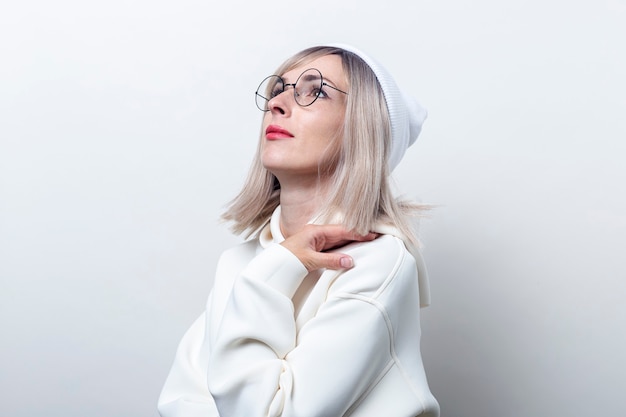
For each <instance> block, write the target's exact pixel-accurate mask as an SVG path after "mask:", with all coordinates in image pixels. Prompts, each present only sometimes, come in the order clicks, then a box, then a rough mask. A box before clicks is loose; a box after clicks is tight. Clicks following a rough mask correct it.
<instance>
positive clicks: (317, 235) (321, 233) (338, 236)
mask: <svg viewBox="0 0 626 417" xmlns="http://www.w3.org/2000/svg"><path fill="white" fill-rule="evenodd" d="M303 231H306V232H307V233H311V238H312V239H313V240H312V242H313V243H314V247H315V250H317V251H320V252H321V251H325V250H330V249H334V248H338V247H341V246H344V245H347V244H348V243H350V242H365V241H369V240H374V239H376V237H378V234H377V233H368V234H365V235H360V234H357V233H354V232H352V231H350V230H347V229H346V228H344V227H343V226H340V225H322V226H320V225H307V226H306V228H305V229H304V230H303Z"/></svg>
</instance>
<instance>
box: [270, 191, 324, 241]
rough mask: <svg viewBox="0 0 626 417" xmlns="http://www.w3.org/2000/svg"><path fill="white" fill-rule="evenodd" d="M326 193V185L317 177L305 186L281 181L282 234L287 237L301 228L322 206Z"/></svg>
mask: <svg viewBox="0 0 626 417" xmlns="http://www.w3.org/2000/svg"><path fill="white" fill-rule="evenodd" d="M326 195H327V187H326V185H325V184H323V183H322V182H320V181H319V179H316V181H314V182H312V183H310V184H307V185H306V186H303V184H302V183H300V184H297V186H296V185H295V184H289V183H286V184H283V183H282V182H281V188H280V230H281V232H282V233H283V236H284V237H285V238H288V237H289V236H291V235H293V234H295V233H297V232H299V231H300V230H302V228H303V227H304V226H305V225H306V224H307V223H309V222H310V221H311V219H312V218H313V216H314V215H316V214H317V212H318V211H319V209H320V208H321V207H322V204H323V203H324V202H325V198H326Z"/></svg>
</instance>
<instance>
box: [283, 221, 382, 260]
mask: <svg viewBox="0 0 626 417" xmlns="http://www.w3.org/2000/svg"><path fill="white" fill-rule="evenodd" d="M378 236H379V234H377V233H367V234H365V235H360V234H357V233H354V232H352V231H349V230H347V229H346V228H344V227H343V226H340V225H307V226H305V227H304V228H303V229H302V230H301V231H300V232H298V233H296V234H294V235H293V236H290V237H289V238H288V239H286V240H285V241H283V243H282V245H283V246H285V247H286V248H287V249H289V250H290V251H291V252H292V253H293V254H294V255H296V256H297V257H298V259H299V260H300V262H302V264H303V265H304V266H305V267H306V268H307V270H308V271H313V270H315V269H320V268H326V269H348V268H352V267H353V266H354V260H353V259H352V258H351V257H350V256H348V255H345V254H341V253H328V252H326V251H329V250H331V249H336V248H339V247H341V246H344V245H347V244H348V243H351V242H365V241H370V240H374V239H376V237H378Z"/></svg>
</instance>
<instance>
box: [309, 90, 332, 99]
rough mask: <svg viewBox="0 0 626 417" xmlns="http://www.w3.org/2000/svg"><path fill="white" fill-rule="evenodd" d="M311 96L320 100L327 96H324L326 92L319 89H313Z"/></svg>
mask: <svg viewBox="0 0 626 417" xmlns="http://www.w3.org/2000/svg"><path fill="white" fill-rule="evenodd" d="M311 96H312V97H317V98H320V97H321V98H326V97H328V96H327V95H326V92H325V91H324V90H322V89H321V88H314V89H313V90H312V91H311Z"/></svg>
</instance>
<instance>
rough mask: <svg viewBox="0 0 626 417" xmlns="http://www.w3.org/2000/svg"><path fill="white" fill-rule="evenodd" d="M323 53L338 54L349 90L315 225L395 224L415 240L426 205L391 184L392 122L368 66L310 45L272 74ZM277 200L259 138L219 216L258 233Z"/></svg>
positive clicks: (237, 228)
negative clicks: (415, 223)
mask: <svg viewBox="0 0 626 417" xmlns="http://www.w3.org/2000/svg"><path fill="white" fill-rule="evenodd" d="M325 55H339V56H340V57H341V58H342V63H343V70H344V73H345V74H346V77H347V81H348V85H349V94H348V95H347V102H346V112H345V122H344V127H343V134H342V135H340V141H339V143H338V146H337V147H336V148H335V149H333V151H335V152H336V153H337V163H336V164H335V166H334V173H333V175H332V182H331V186H330V189H329V190H328V192H327V195H326V203H325V204H324V206H323V207H321V208H320V212H319V215H318V217H317V220H316V223H328V222H336V219H340V221H341V223H342V224H343V225H344V226H345V227H346V228H348V229H350V230H354V231H355V232H357V233H362V234H365V233H367V232H369V231H370V230H373V229H374V226H375V225H376V224H377V223H380V222H383V223H386V224H390V225H393V226H395V227H396V228H397V229H399V230H400V232H401V233H402V234H403V235H404V237H405V238H406V239H407V240H408V241H409V242H411V243H412V244H417V239H416V237H415V232H414V228H413V227H412V225H411V222H410V217H411V216H414V215H416V214H419V213H420V212H421V211H423V210H425V209H427V208H428V207H427V206H424V205H419V204H415V203H411V202H407V201H402V200H399V199H397V198H395V197H394V196H393V194H392V190H391V185H390V172H389V165H388V157H387V156H388V153H389V148H390V146H391V124H390V121H389V113H388V110H387V105H386V102H385V98H384V95H383V91H382V89H381V87H380V84H379V83H378V80H377V79H376V75H375V74H374V72H373V71H372V70H371V68H370V67H369V66H368V65H367V64H366V63H365V61H363V60H362V59H361V58H360V57H358V56H357V55H355V54H353V53H351V52H348V51H345V50H343V49H341V48H335V47H312V48H308V49H305V50H303V51H301V52H299V53H297V54H296V55H294V56H292V57H291V58H289V59H288V60H287V61H285V62H284V63H283V64H282V65H281V66H280V67H279V68H278V69H277V71H276V74H284V73H285V72H287V71H289V70H291V69H293V68H295V67H298V66H299V65H301V64H304V63H306V62H310V61H313V60H315V59H317V58H319V57H322V56H325ZM279 203H280V184H279V182H278V180H277V178H276V177H275V176H274V175H273V174H272V173H270V172H269V171H268V170H266V169H265V168H264V167H263V165H262V163H261V156H260V141H259V145H258V147H257V152H256V155H255V157H254V160H253V162H252V165H251V167H250V171H249V172H248V176H247V179H246V181H245V183H244V186H243V188H242V190H241V191H240V192H239V194H238V195H237V196H236V197H235V198H234V199H233V200H232V201H231V202H230V203H229V204H228V205H227V208H226V211H225V212H224V214H222V219H223V220H225V221H229V222H232V226H231V230H232V231H233V232H234V233H235V234H244V235H245V236H246V237H250V236H252V235H255V236H256V235H257V234H258V233H259V232H260V230H261V228H262V227H263V226H264V225H265V224H266V223H267V222H268V221H269V219H270V217H271V215H272V213H273V211H274V210H275V209H276V207H277V206H278V205H279Z"/></svg>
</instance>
